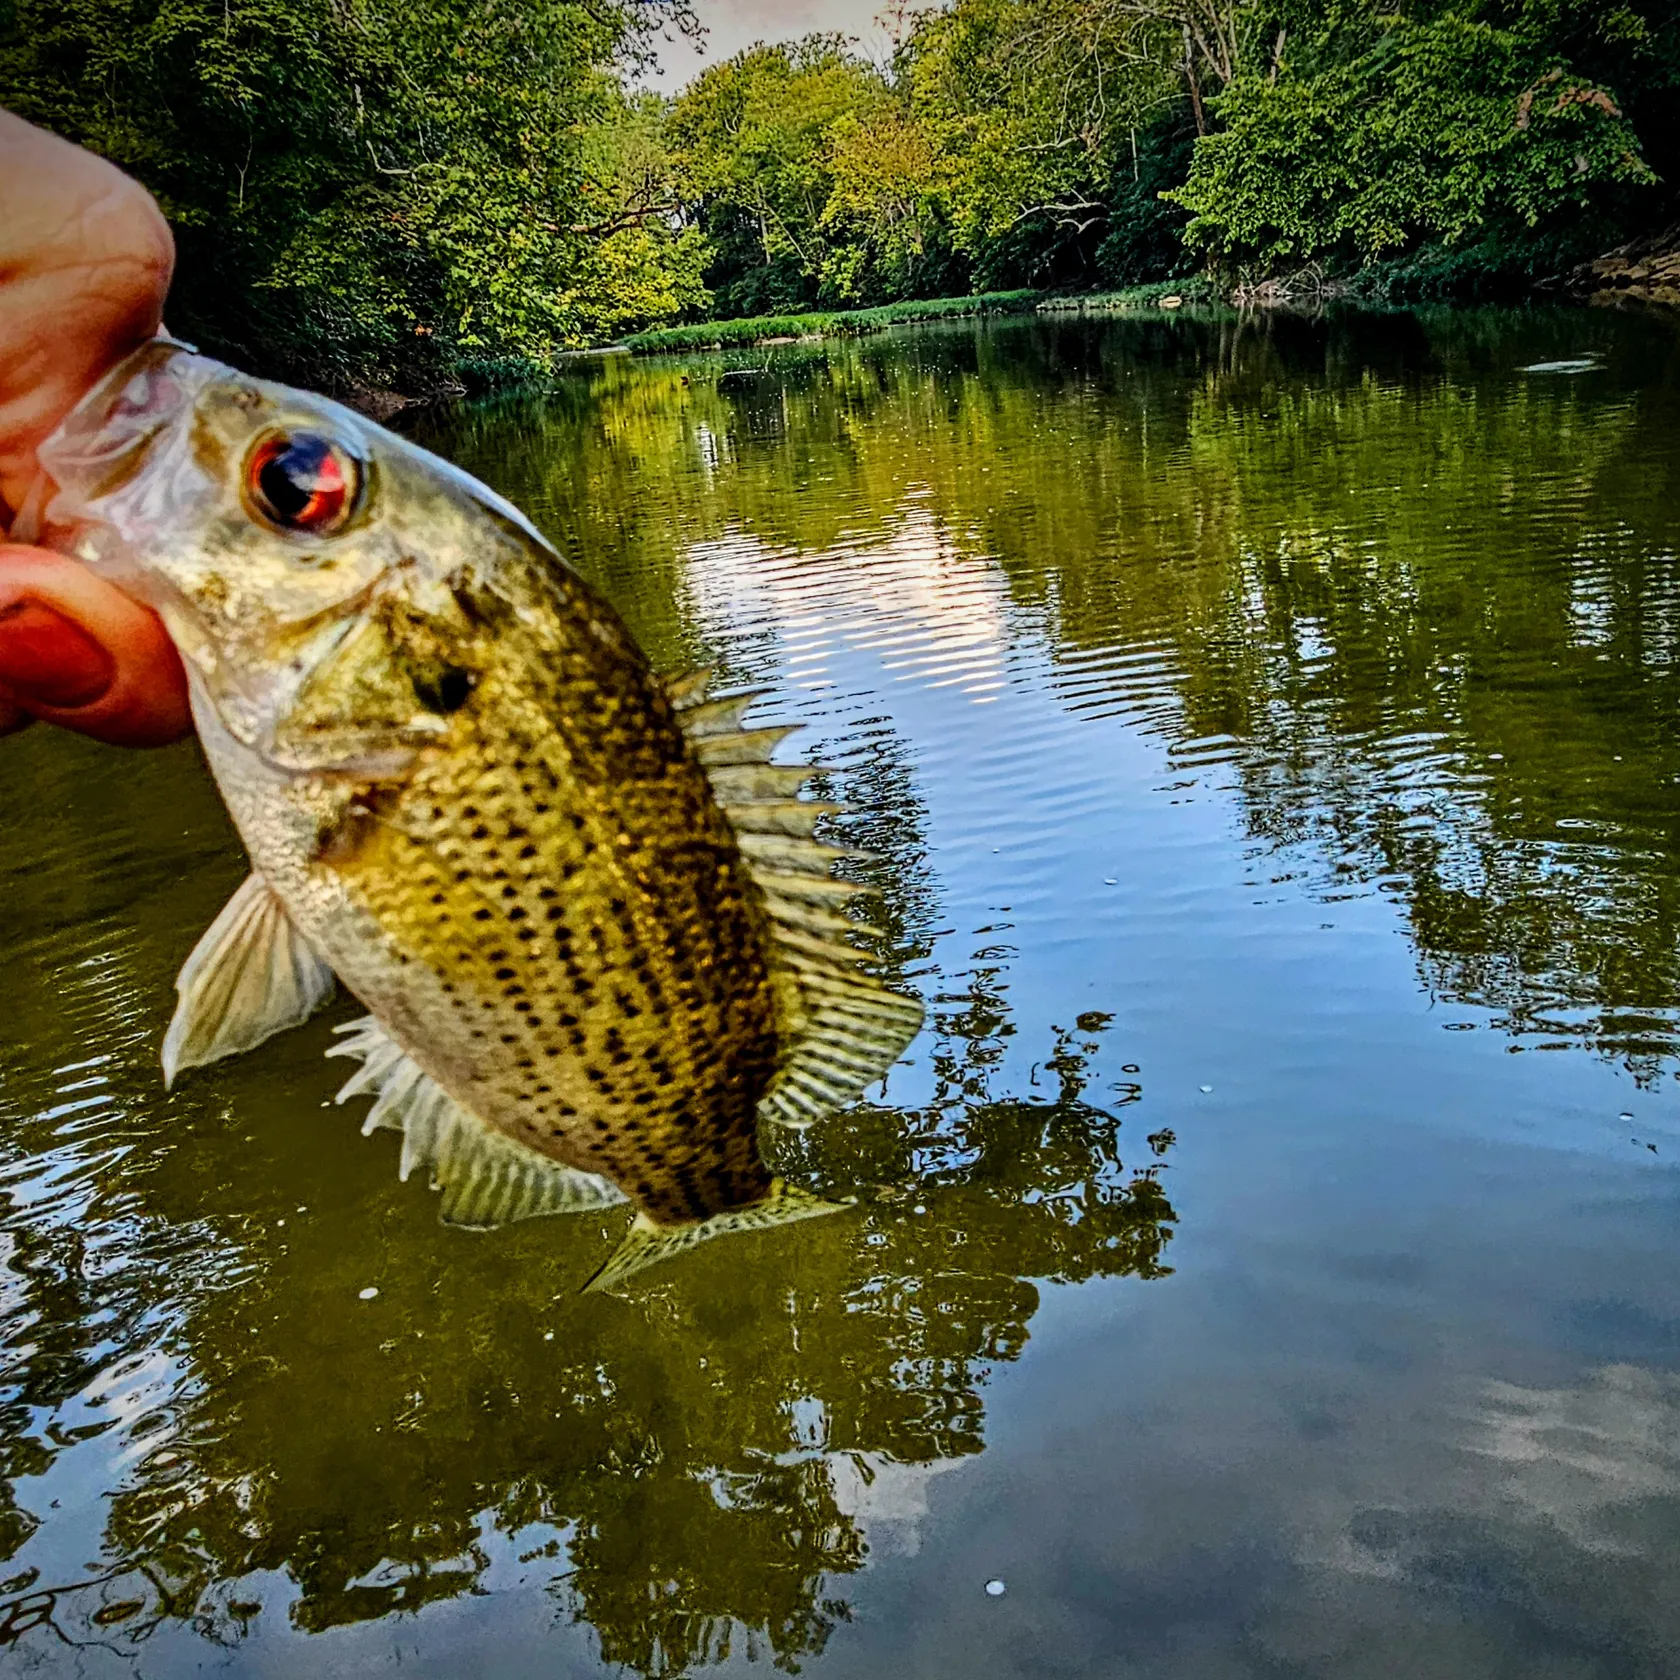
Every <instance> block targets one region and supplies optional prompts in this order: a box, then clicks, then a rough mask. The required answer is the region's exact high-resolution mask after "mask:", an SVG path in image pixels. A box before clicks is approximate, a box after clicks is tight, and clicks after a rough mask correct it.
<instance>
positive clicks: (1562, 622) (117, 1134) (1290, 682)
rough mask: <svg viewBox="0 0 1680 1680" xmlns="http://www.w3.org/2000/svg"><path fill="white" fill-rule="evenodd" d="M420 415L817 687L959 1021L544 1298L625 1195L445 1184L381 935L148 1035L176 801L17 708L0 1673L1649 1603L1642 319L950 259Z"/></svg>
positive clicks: (1653, 1260)
mask: <svg viewBox="0 0 1680 1680" xmlns="http://www.w3.org/2000/svg"><path fill="white" fill-rule="evenodd" d="M1581 360H1586V361H1588V362H1589V363H1590V367H1588V368H1587V369H1585V370H1582V371H1576V372H1573V373H1571V372H1559V371H1551V372H1547V371H1524V370H1525V369H1531V368H1533V367H1534V366H1535V365H1536V364H1544V363H1548V362H1569V361H1581ZM410 429H411V430H413V431H414V432H415V433H416V434H417V435H419V436H420V437H421V438H422V440H423V441H425V442H427V443H428V444H430V445H431V446H433V447H436V448H438V449H440V450H441V451H443V452H444V453H446V454H449V455H451V456H453V457H455V458H456V459H458V460H460V461H462V462H463V463H464V464H465V465H467V466H468V467H469V468H470V469H471V470H473V471H475V472H477V473H479V474H480V475H481V476H483V477H484V478H486V479H487V480H489V481H490V482H491V483H492V484H494V485H496V486H497V487H498V488H500V489H502V490H504V491H506V492H507V493H509V494H510V495H512V496H513V497H514V498H515V499H516V500H517V501H519V502H520V503H521V505H523V506H524V507H525V508H526V509H527V510H528V511H529V512H530V513H531V514H532V515H533V517H535V518H536V519H537V520H538V522H539V523H540V524H542V525H543V526H544V527H545V528H546V529H547V530H548V531H549V532H550V533H551V534H552V535H553V536H554V537H555V539H556V540H557V541H558V542H559V543H560V544H561V546H562V547H563V549H564V550H565V552H566V553H567V555H568V557H570V558H571V559H572V560H573V562H574V563H575V564H576V565H578V566H579V567H580V568H581V569H582V570H584V571H585V572H587V573H588V574H589V575H590V576H591V577H592V578H594V579H595V580H596V581H597V582H599V583H600V584H601V585H602V586H603V587H604V588H605V589H606V590H607V591H608V592H609V593H610V594H611V596H612V597H613V598H614V600H615V601H616V602H617V603H618V605H619V606H620V607H621V609H622V610H623V611H624V613H625V615H626V617H627V618H628V619H629V621H630V623H631V624H632V626H633V627H634V629H635V630H636V632H637V633H638V635H639V636H640V637H641V638H642V639H643V641H644V643H645V645H646V646H647V647H648V649H649V651H650V653H651V655H652V656H653V658H654V659H655V661H656V663H657V664H659V665H660V666H662V667H665V668H671V669H676V668H680V667H685V666H690V665H693V664H697V663H703V662H704V663H717V664H720V665H722V666H723V667H724V669H725V671H726V672H727V674H728V675H729V676H731V677H732V678H738V679H740V680H742V681H744V682H747V681H750V682H752V683H754V684H755V685H758V686H763V687H766V688H768V689H769V690H770V691H771V692H770V694H769V695H768V696H767V698H766V699H765V701H764V702H763V711H762V715H763V716H764V717H765V718H767V719H768V718H773V717H782V718H786V719H794V720H799V721H803V722H804V723H805V724H807V725H808V727H807V728H806V730H805V731H804V732H803V734H801V735H800V736H797V737H795V739H794V740H793V741H792V742H790V743H789V745H788V748H786V749H784V751H787V752H791V753H793V754H794V755H795V756H799V757H803V758H808V759H815V760H819V761H821V762H823V763H826V764H830V765H833V766H834V767H835V772H834V775H833V776H832V777H831V778H830V783H831V787H832V789H833V791H835V792H837V793H838V794H839V795H841V796H842V797H844V798H846V799H848V800H849V801H850V802H851V803H852V805H853V806H854V808H855V814H854V815H853V816H852V817H850V818H849V819H846V820H845V822H844V824H843V829H844V832H846V833H847V834H848V835H849V836H850V837H852V838H854V839H855V840H856V841H858V842H859V843H861V844H863V845H865V846H867V847H869V848H870V849H871V850H873V851H874V852H875V853H877V854H878V856H879V858H880V861H879V863H878V864H875V865H873V866H872V870H873V873H874V874H875V876H876V878H877V880H878V882H879V885H880V886H881V888H882V891H883V894H884V898H885V914H884V917H883V918H882V920H883V925H884V926H885V928H886V930H887V938H886V942H885V954H886V958H887V966H888V968H889V970H890V971H891V972H893V973H894V974H896V975H897V976H899V977H900V978H901V979H902V980H903V982H904V983H906V984H908V985H909V986H911V987H913V988H914V989H916V990H918V991H919V992H920V993H921V994H922V995H923V996H924V997H925V998H926V999H927V1000H928V1003H929V1019H930V1025H929V1029H928V1031H927V1032H926V1033H925V1035H924V1036H923V1038H922V1039H921V1040H920V1041H919V1042H918V1043H917V1044H916V1045H915V1046H914V1047H913V1049H912V1050H911V1052H910V1054H909V1056H908V1057H907V1059H906V1061H905V1063H904V1064H903V1065H902V1066H900V1067H899V1068H898V1069H897V1070H895V1072H894V1073H893V1075H892V1077H891V1079H890V1080H889V1082H888V1083H887V1085H886V1087H885V1090H884V1091H881V1090H877V1091H874V1092H872V1093H871V1096H870V1100H869V1101H868V1102H867V1103H866V1104H865V1105H863V1106H861V1107H860V1108H858V1109H857V1110H855V1111H854V1112H851V1113H849V1114H846V1115H843V1116H839V1117H837V1118H835V1119H834V1120H832V1121H831V1122H829V1123H827V1124H825V1125H823V1126H820V1127H818V1128H817V1129H816V1130H814V1131H812V1132H810V1133H808V1134H805V1135H804V1136H803V1137H802V1138H798V1139H789V1140H785V1141H782V1142H780V1143H778V1144H777V1145H776V1148H777V1150H778V1160H779V1163H780V1164H781V1165H782V1166H783V1167H784V1168H786V1169H787V1170H789V1171H791V1172H793V1173H795V1174H796V1175H799V1176H801V1177H802V1179H803V1181H804V1182H807V1183H809V1184H811V1185H813V1186H814V1187H817V1188H819V1189H822V1190H824V1191H826V1192H829V1193H846V1194H854V1195H857V1196H859V1197H860V1198H861V1200H860V1205H859V1207H858V1208H857V1210H856V1211H855V1212H853V1213H851V1214H848V1215H846V1216H843V1217H836V1218H832V1219H827V1220H822V1221H817V1222H815V1223H813V1224H808V1225H800V1226H796V1227H791V1228H789V1229H787V1230H784V1231H782V1232H778V1233H771V1234H766V1235H761V1236H757V1237H751V1238H742V1239H738V1240H737V1241H735V1242H732V1243H728V1244H724V1243H718V1244H714V1245H712V1246H711V1247H710V1248H708V1249H704V1250H701V1251H699V1252H697V1253H696V1254H694V1255H693V1256H691V1257H690V1258H688V1259H687V1260H685V1261H684V1262H682V1263H681V1264H680V1265H675V1266H672V1267H670V1268H668V1269H667V1270H665V1271H664V1272H660V1273H656V1274H649V1278H648V1281H647V1284H646V1286H645V1287H644V1288H641V1289H639V1290H637V1291H634V1292H633V1293H631V1294H630V1295H628V1296H627V1297H626V1298H623V1299H615V1298H602V1297H595V1296H590V1297H582V1296H580V1295H579V1294H578V1292H577V1291H578V1288H579V1286H580V1285H581V1284H582V1283H583V1281H584V1280H585V1279H587V1278H588V1277H589V1275H590V1274H591V1273H592V1271H593V1270H594V1269H595V1268H596V1267H597V1266H598V1265H599V1264H600V1263H601V1262H602V1260H603V1259H604V1258H605V1257H606V1255H607V1254H608V1253H609V1252H610V1250H611V1248H612V1247H613V1245H614V1243H615V1241H616V1238H617V1235H618V1229H619V1226H620V1225H621V1223H622V1220H623V1217H624V1216H623V1215H618V1216H615V1217H613V1218H610V1219H609V1218H602V1217H600V1216H595V1217H591V1218H588V1219H581V1220H572V1221H564V1220H554V1221H538V1222H534V1223H531V1224H527V1225H524V1226H521V1227H517V1228H514V1229H511V1230H507V1231H503V1232H499V1233H495V1234H491V1235H480V1236H473V1235H468V1234H465V1233H461V1232H457V1231H452V1230H447V1229H444V1228H442V1227H441V1226H440V1225H439V1224H438V1223H437V1222H436V1217H435V1210H434V1206H433V1203H432V1198H431V1196H430V1194H429V1193H428V1191H427V1190H426V1189H425V1187H424V1186H423V1185H422V1184H421V1183H419V1182H418V1181H415V1182H411V1183H408V1184H406V1185H404V1184H399V1183H398V1182H397V1179H396V1148H395V1145H394V1143H393V1141H392V1140H391V1138H390V1137H389V1135H379V1136H376V1137H373V1138H369V1139H364V1138H362V1137H361V1136H359V1120H360V1116H361V1111H362V1106H363V1105H362V1104H360V1103H358V1104H356V1105H354V1106H353V1107H346V1108H343V1109H341V1108H337V1107H334V1106H332V1105H331V1102H330V1099H331V1097H332V1095H333V1093H334V1092H335V1090H336V1089H337V1086H338V1084H339V1083H340V1082H341V1080H342V1078H343V1076H344V1072H345V1067H344V1064H343V1063H331V1064H329V1063H326V1062H324V1061H323V1059H322V1053H323V1051H324V1050H325V1049H326V1048H327V1047H328V1045H329V1044H330V1042H331V1040H332V1034H331V1028H332V1025H333V1024H334V1023H335V1022H337V1021H340V1020H344V1019H347V1018H349V1017H350V1016H351V1015H353V1014H354V1013H355V1009H354V1005H353V1004H351V1003H348V1002H345V1003H342V1004H340V1005H338V1006H335V1008H334V1009H333V1010H332V1011H330V1012H328V1013H327V1014H326V1015H324V1016H323V1017H322V1019H321V1020H319V1021H317V1022H316V1023H314V1024H312V1025H311V1026H310V1027H308V1028H306V1029H304V1030H302V1031H300V1032H297V1033H295V1034H292V1035H290V1036H288V1037H286V1038H284V1039H282V1040H279V1041H277V1042H275V1043H272V1044H271V1045H269V1046H267V1047H265V1048H264V1049H263V1050H262V1051H260V1052H259V1053H257V1054H255V1055H253V1056H252V1057H250V1058H248V1059H246V1060H244V1061H241V1062H238V1063H234V1064H228V1065H224V1066H223V1067H220V1068H217V1069H214V1070H210V1071H206V1072H202V1073H198V1074H195V1075H193V1076H191V1077H189V1078H187V1079H184V1080H183V1081H182V1082H181V1084H180V1086H179V1087H178V1088H177V1090H176V1091H175V1092H174V1093H172V1094H170V1095H167V1096H166V1095H165V1094H164V1092H163V1091H162V1089H161V1087H160V1084H159V1081H158V1077H157V1073H156V1055H157V1047H158V1043H159V1040H160V1038H161V1036H162V1033H163V1029H164V1026H165V1024H166V1022H167V1019H168V1015H169V1010H170V1007H171V1003H172V992H171V981H172V979H173V976H174V974H175V971H176V969H177V968H178V966H179V964H180V962H181V960H182V958H183V957H184V956H185V954H186V952H187V950H188V949H189V948H190V947H191V945H192V943H193V941H194V939H195V938H196V936H197V934H198V932H199V931H200V929H201V928H202V927H203V926H204V925H205V924H206V923H207V922H208V921H209V920H210V918H211V917H212V916H213V914H214V913H215V911H216V910H217V908H218V907H219V906H220V904H221V902H222V901H223V900H224V899H225V898H226V896H227V895H228V894H229V893H230V892H231V891H232V889H233V888H234V886H235V885H236V884H237V883H238V881H239V879H240V877H241V875H242V873H243V864H242V859H241V854H240V851H239V847H238V845H237V843H236V841H235V840H234V838H233V836H232V834H231V832H230V830H229V828H228V825H227V822H226V820H225V818H224V817H223V815H222V812H221V808H220V805H219V803H218V801H217V799H216V796H215V794H214V791H213V789H212V788H211V786H210V784H209V781H208V779H207V777H206V775H205V773H204V772H203V770H202V769H201V767H200V764H199V762H198V760H197V758H196V756H195V753H194V751H193V750H192V749H191V748H190V747H182V748H179V749H174V750H171V751H169V752H166V753H162V754H158V755H154V756H138V755H126V756H125V755H122V754H118V753H115V752H112V751H108V750H105V749H101V748H97V747H94V746H91V745H88V744H86V743H81V742H77V741H74V740H71V739H69V738H65V737H59V736H52V735H49V734H47V733H46V732H44V731H34V732H30V733H28V734H26V735H23V736H20V737H18V738H16V739H13V740H9V741H6V742H4V743H0V786H3V787H4V789H5V806H4V809H5V821H4V824H3V825H0V988H3V989H0V998H3V1000H4V1004H5V1023H6V1025H5V1030H4V1033H3V1035H0V1559H3V1560H4V1561H3V1562H0V1641H4V1644H3V1645H0V1669H4V1670H6V1671H8V1672H16V1673H19V1674H38V1675H53V1676H56V1675H59V1674H63V1675H76V1676H83V1675H86V1676H103V1675H106V1674H110V1675H146V1676H174V1675H185V1674H189V1673H199V1672H215V1673H219V1674H230V1675H236V1676H241V1677H243V1676H290V1675H305V1674H307V1675H360V1674H375V1673H378V1674H383V1673H385V1672H386V1671H387V1670H389V1671H391V1672H396V1671H398V1670H400V1671H401V1672H402V1673H403V1674H404V1675H421V1676H440V1677H442V1676H456V1675H459V1674H462V1673H466V1672H473V1673H483V1674H494V1675H496V1676H498V1677H499V1676H504V1675H518V1676H524V1675H531V1676H538V1675H541V1676H545V1677H554V1676H566V1677H570V1676H588V1675H594V1674H597V1673H602V1672H620V1671H625V1670H628V1671H629V1672H631V1673H635V1674H642V1675H676V1674H680V1673H690V1672H701V1671H706V1672H716V1673H731V1672H747V1671H748V1670H749V1665H752V1664H754V1663H756V1665H757V1666H756V1667H754V1668H752V1669H751V1671H752V1672H755V1673H762V1672H765V1671H766V1670H767V1667H768V1665H771V1664H774V1665H776V1666H777V1667H779V1668H781V1669H783V1670H787V1671H794V1670H798V1671H801V1672H805V1673H808V1674H813V1675H821V1676H823V1677H824V1680H842V1677H844V1680H854V1677H864V1676H869V1677H877V1676H882V1675H890V1676H894V1677H897V1676H906V1677H915V1680H924V1677H925V1680H943V1677H947V1676H949V1677H951V1680H957V1677H962V1680H970V1677H975V1676H979V1677H982V1680H987V1677H991V1676H998V1677H1008V1680H1013V1677H1016V1676H1019V1677H1021V1680H1028V1677H1032V1680H1040V1677H1045V1676H1091V1677H1102V1680H1133V1677H1142V1676H1170V1677H1173V1680H1179V1677H1185V1680H1202V1677H1204V1676H1205V1677H1208V1680H1248V1677H1253V1680H1349V1677H1352V1680H1363V1677H1367V1676H1369V1677H1372V1680H1375V1677H1377V1676H1383V1677H1389V1676H1403V1677H1406V1680H1425V1677H1428V1680H1434V1677H1441V1680H1446V1677H1458V1676H1470V1677H1481V1676H1490V1677H1491V1676H1499V1677H1509V1680H1554V1677H1555V1680H1601V1677H1602V1680H1612V1677H1618V1680H1619V1677H1623V1676H1627V1677H1636V1680H1645V1677H1652V1680H1656V1677H1659V1676H1667V1675H1671V1674H1673V1673H1674V1672H1676V1671H1677V1669H1680V1571H1677V1570H1676V1568H1675V1559H1676V1555H1677V1551H1680V1336H1677V1330H1680V1264H1677V1256H1680V1177H1677V1174H1676V1161H1677V1156H1680V1088H1677V1086H1676V1083H1675V1081H1676V1079H1677V1078H1680V940H1677V934H1680V728H1677V727H1676V725H1677V722H1680V716H1677V714H1680V332H1677V330H1676V326H1675V324H1674V323H1672V322H1670V323H1665V322H1663V321H1662V320H1660V319H1657V318H1644V319H1641V318H1635V317H1630V316H1623V315H1616V314H1611V313H1606V312H1595V313H1569V312H1562V311H1558V312H1551V313H1547V312H1535V313H1522V314H1517V313H1460V314H1449V315H1440V316H1427V317H1414V316H1410V315H1382V316H1360V315H1350V316H1346V317H1339V318H1332V319H1330V320H1327V321H1316V322H1309V321H1304V320H1293V319H1287V318H1279V319H1276V320H1274V321H1271V322H1261V323H1258V324H1257V323H1252V322H1250V323H1238V322H1236V321H1233V320H1225V321H1200V320H1193V319H1188V318H1184V317H1178V318H1173V319H1162V320H1153V319H1151V320H1136V321H1133V320H1124V319H1122V320H1116V321H1112V322H1107V323H1102V322H1087V321H1065V322H1045V321H1030V320H1029V321H1024V322H1000V323H996V324H993V325H991V326H979V327H977V326H974V325H972V324H965V325H961V326H958V327H953V328H930V329H925V330H920V331H906V332H899V333H896V334H893V335H886V336H882V337H878V338H873V339H869V340H865V341H862V342H859V343H855V344H827V345H823V346H819V347H807V346H794V347H789V348H788V349H786V350H783V351H779V352H776V353H774V354H771V355H769V356H766V355H765V353H763V352H759V353H743V354H740V355H736V356H734V357H732V358H729V359H723V360H716V361H711V362H704V363H691V364H676V363H668V364H662V363H658V362H652V363H631V362H629V361H628V360H623V359H621V360H617V361H610V362H605V363H602V364H599V365H596V366H593V367H590V368H587V369H586V370H584V371H582V372H580V373H579V374H578V375H577V377H576V378H575V379H573V380H572V381H570V382H569V383H568V384H567V385H566V386H565V387H564V388H563V389H562V390H561V391H560V392H559V393H557V394H556V395H554V396H553V397H551V398H548V399H545V400H542V401H534V400H533V401H518V402H507V403H503V404H499V405H494V406H487V407H480V408H476V409H469V410H465V411H462V412H457V413H452V414H445V415H434V416H424V417H421V419H420V420H418V421H417V422H415V423H414V424H413V425H412V426H411V428H410ZM370 1290H377V1294H375V1295H371V1296H367V1298H365V1299H364V1296H366V1295H367V1292H368V1291H370ZM988 1582H1001V1583H1002V1584H1003V1588H1004V1590H1003V1591H1002V1592H1001V1593H1000V1594H997V1595H995V1596H994V1595H991V1594H989V1593H988V1591H987V1583H988Z"/></svg>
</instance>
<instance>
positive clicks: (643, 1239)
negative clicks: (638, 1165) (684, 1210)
mask: <svg viewBox="0 0 1680 1680" xmlns="http://www.w3.org/2000/svg"><path fill="white" fill-rule="evenodd" d="M848 1205H849V1204H847V1203H845V1202H828V1201H824V1200H823V1198H822V1197H821V1196H814V1195H812V1193H811V1192H810V1191H809V1190H801V1189H800V1188H799V1187H798V1186H797V1185H794V1184H788V1183H785V1182H784V1181H783V1180H782V1179H779V1178H778V1179H776V1180H775V1181H774V1182H773V1184H772V1185H771V1189H770V1194H769V1195H768V1196H766V1197H765V1198H764V1200H763V1201H761V1202H754V1203H753V1205H752V1206H751V1207H744V1208H731V1209H730V1210H729V1211H728V1212H727V1213H718V1214H713V1216H712V1217H711V1218H710V1219H703V1220H701V1221H699V1222H698V1223H697V1224H693V1225H659V1224H656V1223H655V1222H654V1221H653V1220H651V1219H649V1218H648V1216H647V1215H646V1214H645V1213H638V1214H637V1215H636V1218H635V1222H634V1223H633V1224H632V1225H631V1227H630V1229H629V1231H628V1232H626V1233H625V1237H624V1241H623V1242H621V1243H620V1244H619V1245H618V1247H617V1248H616V1249H614V1250H613V1254H612V1258H611V1259H610V1260H608V1261H607V1263H606V1265H604V1266H603V1267H602V1268H601V1269H600V1271H598V1272H597V1273H596V1274H595V1275H594V1277H592V1278H591V1279H590V1280H589V1282H588V1283H587V1284H586V1285H585V1286H584V1292H585V1293H586V1294H597V1293H600V1292H601V1291H603V1290H608V1289H615V1288H617V1287H618V1285H619V1284H621V1283H623V1282H624V1281H625V1280H626V1279H628V1278H632V1277H634V1276H635V1275H636V1273H637V1272H640V1271H644V1270H646V1268H647V1267H649V1266H657V1265H658V1264H659V1262H660V1261H661V1260H672V1259H675V1258H676V1256H677V1255H679V1254H686V1253H687V1252H688V1251H689V1250H690V1249H691V1248H698V1247H699V1246H700V1244H701V1243H703V1242H710V1241H711V1240H712V1238H713V1237H726V1236H729V1235H730V1234H732V1233H733V1232H737V1231H764V1230H768V1229H769V1228H770V1227H771V1226H774V1225H791V1224H793V1223H794V1222H795V1221H796V1220H800V1219H817V1218H820V1217H821V1216H822V1215H823V1214H825V1213H838V1212H840V1210H841V1209H842V1208H844V1207H846V1206H848Z"/></svg>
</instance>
